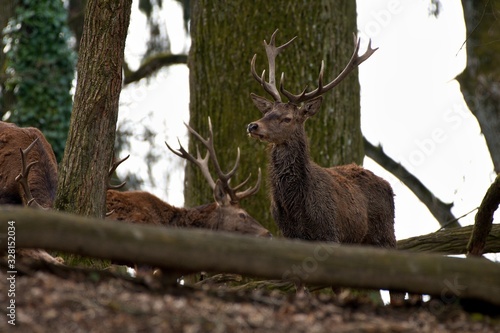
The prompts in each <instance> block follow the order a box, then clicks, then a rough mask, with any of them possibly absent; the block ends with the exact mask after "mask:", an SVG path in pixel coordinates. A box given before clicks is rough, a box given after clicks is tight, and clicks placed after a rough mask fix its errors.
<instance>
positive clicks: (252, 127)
mask: <svg viewBox="0 0 500 333" xmlns="http://www.w3.org/2000/svg"><path fill="white" fill-rule="evenodd" d="M257 128H259V125H257V123H250V124H248V126H247V132H248V133H251V132H253V131H256V130H257Z"/></svg>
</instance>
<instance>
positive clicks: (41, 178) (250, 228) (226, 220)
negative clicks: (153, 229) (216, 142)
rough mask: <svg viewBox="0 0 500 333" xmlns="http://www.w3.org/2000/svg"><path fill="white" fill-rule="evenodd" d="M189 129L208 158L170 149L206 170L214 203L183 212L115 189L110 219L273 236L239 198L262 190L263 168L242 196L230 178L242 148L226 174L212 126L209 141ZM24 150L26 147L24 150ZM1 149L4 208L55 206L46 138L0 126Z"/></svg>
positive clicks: (110, 199)
mask: <svg viewBox="0 0 500 333" xmlns="http://www.w3.org/2000/svg"><path fill="white" fill-rule="evenodd" d="M188 129H189V130H190V132H191V133H193V134H194V135H195V136H196V137H197V138H198V139H199V140H200V141H201V142H202V143H203V144H204V145H205V146H206V147H207V149H208V153H207V155H206V156H205V158H203V159H202V158H201V157H199V156H198V158H194V157H193V156H192V155H190V154H188V153H187V152H186V151H185V150H184V148H182V146H181V148H180V150H179V151H175V150H173V149H171V148H170V147H169V148H170V150H172V151H173V152H174V153H175V154H176V155H178V156H180V157H182V158H185V159H187V160H189V161H191V162H192V163H194V164H195V165H197V166H198V167H199V168H200V169H202V172H203V174H204V175H205V178H206V179H207V181H208V182H209V184H210V186H211V187H212V189H213V191H214V198H215V201H214V202H212V203H209V204H206V205H202V206H199V207H194V208H178V207H174V206H172V205H169V204H168V203H166V202H164V201H162V200H160V199H159V198H157V197H156V196H154V195H152V194H150V193H147V192H141V191H130V192H118V191H116V190H112V189H110V190H108V192H107V198H106V205H107V210H108V211H109V212H110V213H111V214H109V216H108V217H107V218H108V219H112V220H118V221H130V222H133V223H140V224H150V225H164V226H173V227H185V228H186V227H192V228H204V229H212V230H220V231H228V232H237V233H242V234H247V235H255V236H262V237H270V236H271V234H270V233H269V231H268V230H267V229H266V228H264V227H263V226H262V225H261V224H260V223H259V222H257V221H256V220H255V219H254V218H252V217H251V216H250V215H249V214H248V213H247V212H246V211H245V210H244V209H243V208H241V207H240V205H239V202H240V200H242V199H244V198H246V197H249V196H251V195H253V194H254V193H256V192H257V191H258V190H259V187H260V181H261V180H260V178H261V176H260V170H259V177H258V180H257V184H256V185H255V186H254V187H252V188H249V189H248V190H246V191H242V192H238V190H239V189H240V188H241V187H242V186H244V185H245V183H246V181H245V182H244V183H243V184H241V185H240V186H237V187H235V188H231V187H230V186H229V180H230V179H231V177H232V176H233V175H234V174H235V172H236V170H237V168H238V164H239V150H238V157H237V161H236V164H235V166H234V168H233V169H232V170H231V171H230V172H228V173H223V172H222V171H221V169H220V167H219V164H218V161H217V157H216V155H215V148H214V146H213V140H212V128H211V125H210V137H209V138H208V139H207V140H205V139H203V138H202V137H201V136H199V134H198V133H196V132H195V131H194V130H193V129H191V128H190V127H189V126H188ZM23 147H27V148H26V149H24V150H22V149H21V148H23ZM0 148H1V149H0V186H1V187H0V204H14V205H23V204H24V205H28V206H34V207H39V208H52V205H53V203H54V198H55V193H56V190H57V162H56V158H55V156H54V152H53V151H52V147H51V146H50V144H49V143H48V142H47V140H46V139H45V137H44V136H43V134H42V133H41V132H40V131H39V130H38V129H36V128H20V127H17V126H16V125H14V124H10V123H6V122H0ZM210 157H211V158H212V162H213V164H214V166H215V167H216V170H217V172H218V175H219V179H218V180H217V181H214V180H213V179H212V178H211V175H210V171H209V170H208V160H209V158H210ZM29 161H31V162H29ZM122 161H123V160H122ZM117 166H118V164H115V165H113V167H112V169H111V170H110V175H111V174H112V173H113V171H114V170H115V169H116V167H117ZM19 172H20V173H19Z"/></svg>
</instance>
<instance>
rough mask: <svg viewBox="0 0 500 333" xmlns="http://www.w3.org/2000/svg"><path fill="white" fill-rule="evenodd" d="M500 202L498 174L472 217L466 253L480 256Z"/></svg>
mask: <svg viewBox="0 0 500 333" xmlns="http://www.w3.org/2000/svg"><path fill="white" fill-rule="evenodd" d="M499 204H500V174H498V175H497V178H496V179H495V181H494V182H493V184H491V186H490V188H489V189H488V191H486V194H485V196H484V198H483V201H482V202H481V205H480V206H479V208H478V210H477V214H476V218H475V219H474V229H473V232H472V235H471V238H470V240H469V244H467V253H468V254H469V255H474V256H482V255H483V253H484V249H485V246H486V243H487V239H488V236H489V235H490V233H491V229H492V228H493V225H492V223H493V214H495V211H496V210H497V208H498V205H499Z"/></svg>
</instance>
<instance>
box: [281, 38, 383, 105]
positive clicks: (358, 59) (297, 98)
mask: <svg viewBox="0 0 500 333" xmlns="http://www.w3.org/2000/svg"><path fill="white" fill-rule="evenodd" d="M360 41H361V39H360V38H358V37H357V36H356V35H354V52H353V53H352V56H351V59H350V60H349V62H348V63H347V65H346V66H345V68H344V70H343V71H342V72H341V73H340V74H339V75H338V76H337V77H336V78H335V79H334V80H333V81H331V82H330V83H328V84H327V85H325V86H323V73H324V69H325V62H324V61H321V69H320V71H319V77H318V88H316V89H315V90H313V91H311V92H306V89H307V87H306V88H305V89H304V90H303V91H302V92H301V93H300V94H298V95H294V94H292V93H290V92H289V91H287V90H286V89H285V87H284V85H283V83H284V79H285V74H284V73H282V74H281V80H280V91H281V93H282V94H283V95H285V96H286V97H287V98H288V100H289V101H290V102H292V103H300V102H304V101H308V100H311V99H313V98H315V97H317V96H320V95H322V94H324V93H325V92H327V91H329V90H330V89H333V88H334V87H335V86H336V85H338V84H339V83H340V82H341V81H342V80H344V79H345V78H346V76H347V75H348V74H349V73H350V72H351V71H352V70H353V69H355V68H356V67H358V66H359V65H360V64H361V63H362V62H363V61H365V60H366V59H368V58H369V57H370V56H371V55H372V54H373V53H374V52H375V51H376V50H378V47H377V48H375V49H372V41H371V40H369V42H368V48H367V50H366V51H365V53H364V54H363V55H361V56H358V51H359V43H360Z"/></svg>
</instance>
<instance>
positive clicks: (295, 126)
mask: <svg viewBox="0 0 500 333" xmlns="http://www.w3.org/2000/svg"><path fill="white" fill-rule="evenodd" d="M277 32H278V30H276V31H275V32H274V33H273V35H272V36H271V40H270V42H269V44H268V43H267V42H266V41H265V40H264V46H265V49H266V54H267V59H268V63H269V82H266V80H265V70H264V71H263V72H262V75H261V76H259V75H258V74H257V72H256V71H255V60H256V58H257V55H254V56H253V58H252V62H251V72H252V75H253V77H254V78H255V79H256V80H257V81H258V82H259V84H260V85H261V86H262V87H263V88H264V90H265V91H266V92H267V93H268V94H270V95H271V97H272V98H273V100H274V101H270V100H268V99H266V98H263V97H260V96H257V95H255V94H253V93H252V94H251V98H252V101H253V102H254V104H255V106H257V108H258V109H259V110H260V111H261V112H262V113H263V115H264V117H263V118H261V119H259V120H257V121H255V122H252V123H250V124H249V125H248V126H247V132H248V134H249V135H251V136H252V137H254V138H257V139H260V140H263V141H267V142H270V143H274V144H282V143H284V142H286V141H287V140H288V139H289V138H290V137H291V136H293V133H296V131H297V130H299V131H300V130H301V129H302V128H303V124H304V122H305V121H306V120H307V119H308V118H309V117H312V116H314V115H315V114H316V113H317V112H318V110H319V108H320V107H321V102H322V99H323V98H322V95H323V94H324V93H326V92H327V91H329V90H331V89H333V88H334V87H335V86H337V85H338V84H339V83H340V82H341V81H342V80H343V79H344V78H345V77H347V75H348V74H349V73H350V72H351V71H352V70H353V69H355V68H356V67H357V66H359V65H360V64H361V63H362V62H363V61H365V60H366V59H368V58H369V57H370V56H371V55H372V54H373V53H374V52H375V51H376V50H377V49H372V48H371V41H370V42H369V43H368V49H367V50H366V52H365V53H364V54H363V55H361V56H358V51H359V46H360V39H358V38H355V45H354V52H353V54H352V56H351V59H350V60H349V63H348V64H347V65H346V66H345V68H344V70H343V71H342V72H341V73H340V74H339V75H338V76H337V77H336V78H335V79H334V80H332V81H331V82H329V83H328V84H326V85H324V84H323V73H324V62H321V69H320V72H319V77H318V88H316V89H314V90H312V91H309V92H308V91H307V86H306V87H305V88H304V90H303V91H302V92H301V93H299V94H292V93H291V92H289V91H288V90H286V89H285V87H284V81H285V75H284V73H282V74H281V80H280V85H279V91H278V88H277V87H276V77H275V72H276V63H275V60H276V56H277V55H278V54H279V53H280V52H281V51H283V50H284V49H285V48H286V47H287V46H289V45H290V44H291V42H292V41H293V40H294V39H295V38H296V37H294V38H292V39H291V40H290V41H288V42H287V43H285V44H283V45H281V46H279V47H277V46H276V44H275V37H276V33H277ZM280 93H281V94H283V95H284V96H285V97H286V98H287V99H288V102H286V103H285V102H282V100H281V95H280Z"/></svg>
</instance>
